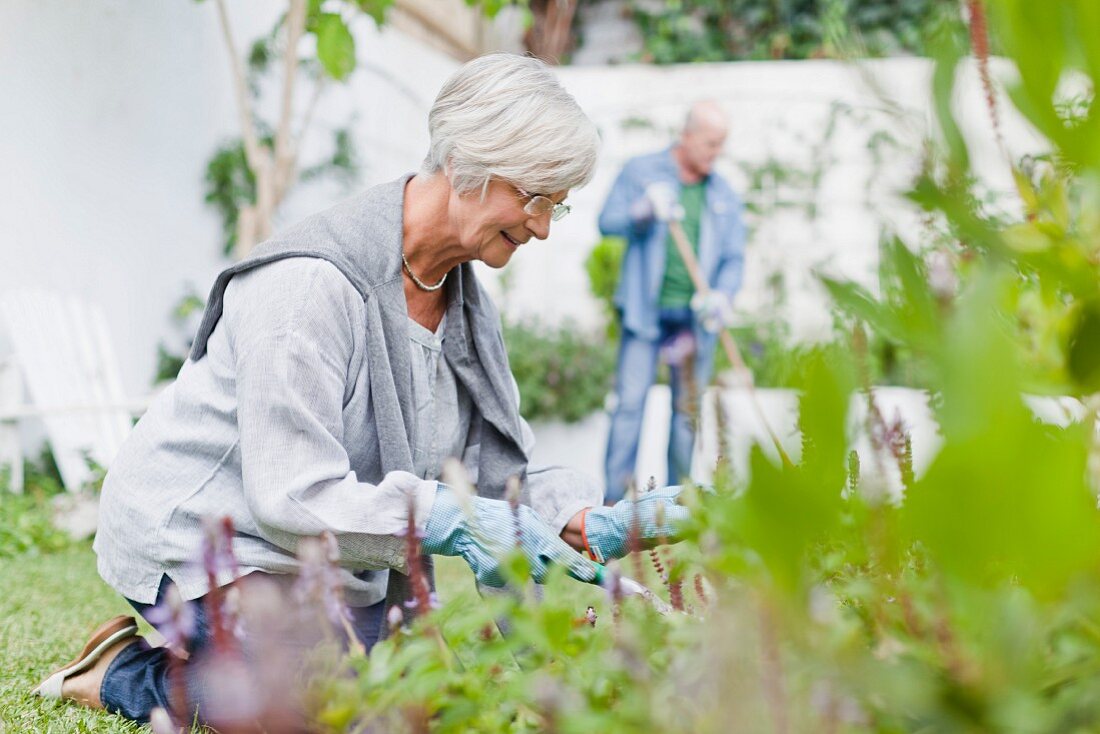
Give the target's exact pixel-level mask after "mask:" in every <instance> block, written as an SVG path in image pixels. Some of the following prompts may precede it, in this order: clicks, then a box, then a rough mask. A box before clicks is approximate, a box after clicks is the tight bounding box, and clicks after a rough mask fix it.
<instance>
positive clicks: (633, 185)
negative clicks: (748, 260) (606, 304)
mask: <svg viewBox="0 0 1100 734" xmlns="http://www.w3.org/2000/svg"><path fill="white" fill-rule="evenodd" d="M657 182H663V183H666V184H668V185H670V186H671V187H673V190H674V191H676V192H677V193H679V191H680V177H679V173H678V169H677V166H676V161H675V160H673V157H672V148H667V149H665V150H663V151H660V152H658V153H652V154H650V155H643V156H638V157H637V158H632V159H630V160H629V161H627V163H626V165H625V166H623V170H622V172H621V173H620V174H619V177H618V178H617V179H616V180H615V184H614V185H613V186H612V187H611V193H610V194H608V196H607V202H606V203H605V204H604V207H603V211H601V212H600V222H599V224H600V232H601V233H603V234H604V235H617V236H619V237H625V238H626V241H627V246H626V253H625V254H624V255H623V265H622V271H621V273H620V276H619V287H618V290H617V291H616V293H615V305H616V306H617V307H618V309H619V312H620V314H621V315H622V322H623V327H624V328H626V329H628V330H630V331H632V332H634V333H635V334H637V335H638V336H640V337H642V338H646V339H656V338H657V336H658V329H657V322H658V316H659V311H660V307H659V306H658V296H659V295H660V292H661V279H662V278H663V277H664V274H665V257H666V254H667V251H666V246H665V243H666V241H667V239H668V224H666V223H665V222H660V221H657V220H655V219H653V218H652V217H648V216H647V217H643V218H638V216H637V214H638V210H639V206H638V203H639V201H641V200H642V199H643V198H644V196H645V189H646V187H647V186H648V185H650V184H652V183H657ZM698 244H699V247H698V251H697V252H698V257H699V266H700V268H701V269H702V271H703V275H704V277H706V279H707V282H708V283H709V284H710V287H711V288H712V289H714V290H717V291H720V292H722V293H725V294H727V295H729V296H733V295H734V294H735V293H736V292H737V289H738V288H739V287H740V286H741V270H742V264H743V262H744V250H745V227H744V224H743V223H742V221H741V200H740V199H739V198H738V197H737V195H736V194H735V193H734V192H733V189H732V188H730V185H729V183H727V182H726V180H725V179H724V178H722V177H721V176H719V175H718V174H717V173H711V175H710V176H709V177H708V178H707V192H706V207H705V208H704V211H703V216H702V221H701V222H700V230H699V243H698ZM696 332H697V333H696V338H697V339H698V340H699V344H700V347H701V348H711V349H713V346H714V335H713V334H709V333H705V332H704V331H703V330H702V329H701V328H699V327H698V326H697V327H696Z"/></svg>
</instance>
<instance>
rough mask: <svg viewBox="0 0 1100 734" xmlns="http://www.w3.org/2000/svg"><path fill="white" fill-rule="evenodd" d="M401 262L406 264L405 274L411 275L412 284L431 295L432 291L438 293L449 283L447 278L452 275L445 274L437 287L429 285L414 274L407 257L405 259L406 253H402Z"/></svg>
mask: <svg viewBox="0 0 1100 734" xmlns="http://www.w3.org/2000/svg"><path fill="white" fill-rule="evenodd" d="M401 262H403V263H404V264H405V272H406V273H408V274H409V277H410V278H412V282H413V283H414V284H415V285H416V287H417V288H419V289H420V290H422V291H428V292H429V293H431V292H432V291H437V290H439V289H440V288H442V287H443V284H444V283H446V282H447V276H448V275H450V273H449V272H447V273H443V277H442V278H440V279H439V282H438V283H436V284H435V285H428V284H427V283H425V282H424V281H422V280H421V279H420V278H418V277H416V273H414V272H413V271H412V268H410V267H409V259H408V258H407V257H405V253H404V252H402V253H401Z"/></svg>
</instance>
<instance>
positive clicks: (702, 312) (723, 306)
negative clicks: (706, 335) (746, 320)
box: [691, 291, 735, 334]
mask: <svg viewBox="0 0 1100 734" xmlns="http://www.w3.org/2000/svg"><path fill="white" fill-rule="evenodd" d="M691 310H692V311H694V312H695V318H696V319H698V321H699V323H700V324H702V326H703V328H704V329H706V330H707V331H709V332H710V333H712V334H716V333H718V332H719V331H721V330H722V329H725V328H728V327H730V326H732V325H733V324H734V321H735V316H734V312H733V299H732V298H730V297H729V296H727V295H726V294H725V293H721V292H719V291H707V293H706V294H703V293H696V294H695V295H694V296H692V297H691Z"/></svg>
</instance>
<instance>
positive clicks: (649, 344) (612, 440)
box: [604, 307, 714, 503]
mask: <svg viewBox="0 0 1100 734" xmlns="http://www.w3.org/2000/svg"><path fill="white" fill-rule="evenodd" d="M694 329H695V319H694V315H693V314H692V311H691V309H690V308H686V307H685V308H677V309H662V311H661V315H660V321H659V335H658V338H657V339H643V338H642V337H639V336H638V335H637V334H635V333H633V332H631V331H629V330H627V329H623V335H622V342H621V343H620V345H619V366H618V374H617V377H616V379H615V398H616V404H615V411H614V412H613V413H612V414H611V431H610V434H609V436H608V439H607V456H606V459H605V461H604V480H605V482H606V487H607V490H606V493H605V495H604V501H605V502H607V503H613V502H617V501H618V500H620V499H622V498H623V496H624V495H625V493H626V489H627V487H628V486H630V484H631V483H632V482H634V481H637V480H641V481H643V482H644V481H645V480H647V479H648V477H635V476H634V466H635V464H636V463H637V459H638V442H639V441H640V439H641V433H642V415H643V412H644V410H645V399H646V394H647V393H648V392H649V388H650V387H652V386H653V383H654V382H655V381H656V379H657V363H658V359H659V357H660V356H661V352H662V350H664V351H666V352H669V353H671V352H674V351H680V350H678V349H676V348H675V347H676V344H677V343H678V342H679V341H681V340H685V339H688V338H690V337H691V336H692V334H693V333H694ZM681 356H682V355H681ZM713 363H714V355H713V354H699V353H698V351H697V350H693V353H692V354H691V359H690V360H688V361H685V362H684V363H683V364H682V365H681V364H674V363H672V362H670V363H669V382H670V383H671V385H670V386H671V388H672V421H671V426H670V427H669V442H668V477H667V482H666V484H675V483H676V482H679V481H680V480H681V479H682V478H683V477H686V476H687V475H688V473H689V472H690V471H691V454H692V449H693V448H694V445H695V430H694V427H693V425H692V419H693V415H694V414H695V412H696V410H697V408H698V405H699V402H698V401H699V399H700V397H701V396H702V392H703V390H704V389H705V388H706V386H707V383H708V382H709V381H710V371H711V367H712V366H713ZM688 365H691V366H692V368H693V369H691V371H690V372H689V371H688V370H686V369H685V367H687V366H688ZM685 378H688V379H693V380H694V386H693V391H694V393H695V395H694V401H691V400H690V396H689V392H690V391H689V390H688V387H689V386H688V381H687V379H685ZM656 479H657V480H658V481H660V480H661V479H662V478H661V477H657V478H656Z"/></svg>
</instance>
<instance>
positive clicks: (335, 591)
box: [294, 531, 352, 627]
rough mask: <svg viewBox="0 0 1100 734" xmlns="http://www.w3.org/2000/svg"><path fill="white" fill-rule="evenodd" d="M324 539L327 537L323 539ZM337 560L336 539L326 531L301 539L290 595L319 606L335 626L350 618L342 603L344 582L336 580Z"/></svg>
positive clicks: (337, 578) (337, 576) (348, 611)
mask: <svg viewBox="0 0 1100 734" xmlns="http://www.w3.org/2000/svg"><path fill="white" fill-rule="evenodd" d="M326 536H327V537H326ZM339 558H340V551H339V547H338V545H337V543H336V537H335V536H334V535H333V534H332V533H329V532H327V531H326V533H324V534H322V535H321V537H320V538H305V539H303V540H302V542H301V543H299V544H298V560H299V561H300V563H301V565H300V567H299V569H298V580H297V581H295V582H294V595H295V597H296V598H297V599H298V601H299V602H314V603H319V604H320V605H321V607H322V608H323V609H324V611H325V616H326V617H328V619H329V621H330V622H332V624H334V625H336V626H338V627H339V626H342V625H343V624H344V623H345V622H349V621H351V619H352V616H351V610H350V609H348V606H347V604H346V603H345V602H344V583H343V580H342V579H341V578H340V566H339V565H337V561H338V560H339Z"/></svg>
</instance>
